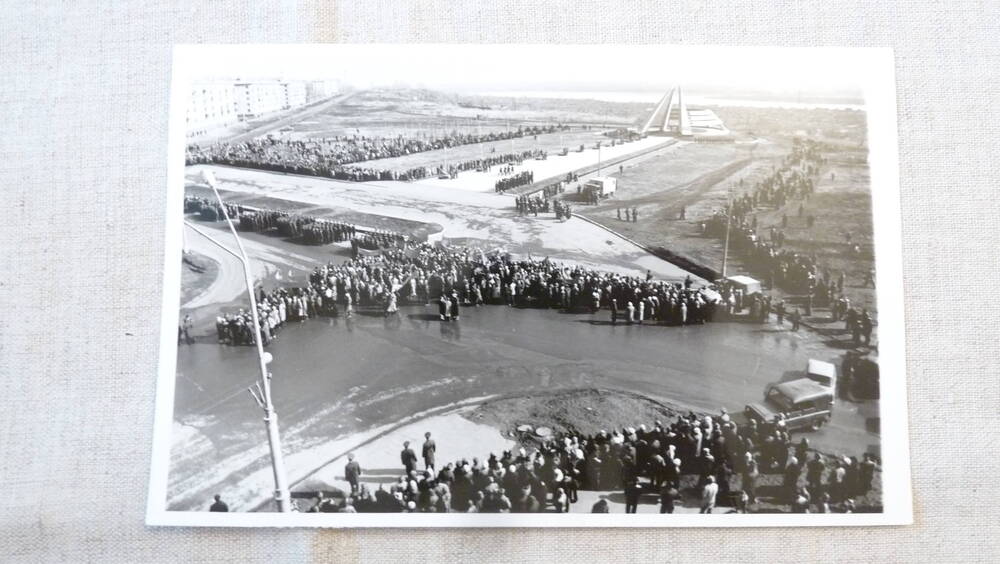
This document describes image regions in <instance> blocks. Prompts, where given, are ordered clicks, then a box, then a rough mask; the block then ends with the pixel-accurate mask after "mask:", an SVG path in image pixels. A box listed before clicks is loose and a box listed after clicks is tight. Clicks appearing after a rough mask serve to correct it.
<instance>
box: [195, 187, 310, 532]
mask: <svg viewBox="0 0 1000 564" xmlns="http://www.w3.org/2000/svg"><path fill="white" fill-rule="evenodd" d="M206 181H207V183H208V185H209V186H210V187H211V188H212V191H213V192H214V193H215V197H216V199H217V200H218V201H219V206H220V207H221V208H222V215H223V217H225V219H226V223H227V224H229V230H230V231H231V232H232V234H233V238H234V239H236V245H237V247H238V248H239V253H235V252H233V251H232V250H231V249H229V248H228V247H226V246H225V245H223V244H222V243H220V242H218V241H216V240H215V239H214V238H213V237H211V236H210V235H208V234H207V233H205V232H203V231H202V230H200V229H198V228H197V227H195V226H194V225H192V224H191V223H190V222H187V221H185V222H184V223H185V224H187V226H188V227H190V228H191V229H193V230H194V231H195V232H196V233H199V234H200V235H202V236H203V237H205V238H206V239H208V240H209V241H211V242H212V243H214V244H215V245H217V246H218V247H220V248H222V249H223V250H225V251H226V252H228V253H229V254H231V255H233V256H234V257H236V258H237V260H239V261H240V263H241V264H242V265H243V276H244V278H245V281H246V286H247V293H248V294H249V295H250V315H251V318H252V319H253V330H254V341H255V342H256V345H257V361H258V365H259V368H260V380H259V381H258V382H257V383H256V384H255V386H254V387H250V388H249V392H250V395H251V396H253V398H254V400H255V401H256V402H257V405H259V406H260V407H261V409H263V410H264V425H265V427H266V428H267V442H268V446H269V447H270V451H271V467H272V470H273V471H274V501H275V503H276V504H277V506H278V511H280V512H282V513H288V512H290V511H291V496H290V495H289V493H288V477H287V474H286V473H285V459H284V455H283V454H282V452H281V435H280V434H279V432H278V414H277V412H275V410H274V404H273V403H272V401H271V374H270V372H268V370H267V364H268V363H269V362H270V361H271V358H272V357H271V354H270V353H266V352H264V341H263V338H262V336H261V332H260V318H259V316H258V314H257V297H256V296H255V295H254V289H253V276H252V275H251V272H250V259H249V258H248V257H247V253H246V250H245V249H244V248H243V242H242V241H241V240H240V237H239V235H237V234H236V227H235V226H234V225H233V222H232V220H231V219H230V218H229V213H228V212H227V211H226V205H225V204H224V203H223V201H222V197H221V196H220V195H219V191H218V189H217V188H216V187H215V182H214V181H213V180H212V179H210V178H206ZM255 389H256V391H255Z"/></svg>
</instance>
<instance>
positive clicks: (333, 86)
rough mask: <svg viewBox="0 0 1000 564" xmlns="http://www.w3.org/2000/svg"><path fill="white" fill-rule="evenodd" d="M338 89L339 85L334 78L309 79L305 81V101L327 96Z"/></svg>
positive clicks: (313, 100)
mask: <svg viewBox="0 0 1000 564" xmlns="http://www.w3.org/2000/svg"><path fill="white" fill-rule="evenodd" d="M339 91H340V85H339V84H338V83H337V81H335V80H311V81H309V82H307V83H306V101H307V102H315V101H316V100H322V99H323V98H329V97H330V96H333V95H334V94H336V93H337V92H339Z"/></svg>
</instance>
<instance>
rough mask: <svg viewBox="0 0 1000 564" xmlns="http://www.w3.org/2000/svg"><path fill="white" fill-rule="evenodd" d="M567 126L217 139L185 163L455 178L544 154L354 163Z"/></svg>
mask: <svg viewBox="0 0 1000 564" xmlns="http://www.w3.org/2000/svg"><path fill="white" fill-rule="evenodd" d="M566 127H567V126H556V125H549V126H532V127H520V128H518V129H516V130H511V131H502V132H492V133H486V134H471V133H458V132H454V133H452V134H450V135H446V136H443V137H438V138H431V139H419V138H404V137H403V136H398V137H364V136H359V135H354V136H339V137H331V138H323V139H310V140H287V139H279V138H274V137H270V136H269V137H264V138H258V139H253V140H250V141H246V142H243V143H220V144H216V145H211V146H208V147H201V146H198V145H190V146H188V148H187V164H189V165H191V164H213V163H214V164H225V165H231V166H240V167H247V168H258V169H263V170H271V171H276V172H288V173H296V174H307V175H311V176H326V177H330V178H337V179H340V180H350V181H355V182H361V181H369V180H415V179H418V178H424V177H427V176H430V175H446V174H447V175H451V176H454V175H455V174H457V173H458V172H460V171H462V170H470V169H483V168H484V167H485V168H488V167H489V166H494V165H498V164H509V163H512V162H515V161H516V162H520V161H521V160H524V159H526V158H529V157H530V158H544V157H545V153H544V151H523V152H511V153H508V154H503V155H496V156H492V157H490V158H483V159H472V160H469V161H466V162H462V163H459V164H457V165H447V166H445V165H442V166H439V167H431V168H428V167H414V168H410V169H404V170H397V169H385V168H378V167H372V166H352V165H356V164H357V163H366V162H369V161H373V160H377V159H385V158H393V157H401V156H405V155H411V154H415V153H420V152H425V151H434V150H439V149H447V148H449V147H457V146H460V145H468V144H473V143H487V142H492V141H502V140H505V139H513V138H518V137H525V136H529V135H530V136H537V135H539V134H542V133H552V132H555V131H558V130H560V129H564V128H566Z"/></svg>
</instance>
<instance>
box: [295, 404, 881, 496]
mask: <svg viewBox="0 0 1000 564" xmlns="http://www.w3.org/2000/svg"><path fill="white" fill-rule="evenodd" d="M426 438H427V441H426V442H425V443H424V445H423V447H422V449H421V452H422V455H423V460H424V469H423V470H419V469H418V459H417V454H416V452H415V451H414V450H413V449H412V448H411V447H410V444H409V443H408V442H407V443H404V445H403V450H402V451H401V452H400V461H401V463H402V466H403V470H402V472H401V474H402V475H401V476H400V477H399V479H398V481H396V482H395V483H393V484H392V485H391V486H389V487H388V488H386V487H384V486H383V485H379V487H378V489H376V490H371V489H369V488H367V487H366V486H365V485H364V484H361V483H360V482H361V476H362V474H363V469H362V467H361V466H360V464H359V463H358V462H357V461H356V460H354V456H353V455H351V457H350V460H349V462H348V464H347V466H346V467H345V476H346V479H347V481H348V482H349V483H350V485H351V492H350V493H349V494H347V496H346V497H345V499H343V500H342V501H339V502H334V501H333V500H330V499H327V498H325V497H324V496H323V495H320V496H319V498H317V499H315V500H314V503H313V506H312V509H310V511H316V512H411V513H414V512H420V513H435V512H437V513H443V512H469V513H536V512H560V513H561V512H568V511H569V510H570V506H571V505H572V504H574V503H577V502H578V500H579V492H580V491H581V490H591V491H616V490H618V491H623V492H624V499H625V511H626V512H627V513H635V512H636V511H637V507H638V504H639V502H640V499H641V497H642V496H643V495H644V494H653V495H654V496H655V500H656V502H657V503H658V504H659V510H660V513H673V512H674V509H675V506H676V505H677V504H681V503H687V502H688V500H696V503H697V504H698V506H699V507H700V511H701V512H702V513H711V512H712V510H713V509H714V508H715V507H716V506H717V505H720V506H726V507H733V508H735V509H736V510H737V511H741V512H751V511H753V508H754V505H755V504H756V503H758V501H762V500H759V499H758V497H759V494H760V493H761V492H760V488H759V485H760V482H761V481H762V477H763V476H764V475H775V476H779V477H780V478H779V480H780V485H779V486H777V487H776V488H775V487H773V486H772V487H771V488H770V489H771V490H772V492H768V493H767V495H766V496H760V497H766V498H767V501H768V503H770V504H773V505H778V506H781V505H785V506H787V507H788V508H789V510H790V511H791V512H797V513H832V512H841V513H844V512H854V511H856V510H858V509H864V508H858V507H856V506H855V499H856V498H858V497H862V496H866V495H867V494H868V493H869V492H870V491H871V490H872V489H873V487H874V481H875V475H876V471H877V469H878V460H877V459H876V458H875V457H874V456H872V455H869V454H865V455H864V456H863V457H862V459H861V460H859V459H858V457H833V456H827V455H824V454H821V453H818V452H815V451H813V450H812V449H811V448H810V446H809V441H808V439H806V438H802V439H801V440H799V441H798V442H794V441H793V440H792V438H791V436H790V435H789V433H788V431H787V430H785V429H784V427H783V425H782V424H781V423H778V424H776V425H768V426H766V427H765V426H759V425H758V424H757V423H756V422H754V421H750V422H749V423H748V424H746V425H742V426H740V425H737V424H736V423H735V422H733V420H732V419H731V418H730V416H729V414H727V413H726V411H725V410H722V412H721V413H720V414H719V415H716V416H709V415H704V416H698V415H696V414H694V413H688V414H687V415H684V416H678V417H677V419H676V420H675V421H673V422H671V423H669V424H668V425H664V424H663V423H662V422H660V421H656V422H655V423H654V424H653V425H652V426H649V427H648V426H646V425H640V426H638V427H637V428H634V427H628V428H624V429H621V430H615V431H612V432H610V433H609V432H606V431H600V432H598V433H596V434H592V435H586V434H580V433H562V434H557V435H553V436H551V437H549V438H546V439H538V438H537V437H535V436H532V437H531V438H530V439H529V440H526V441H525V444H529V443H532V442H534V441H539V440H540V442H539V443H536V444H537V446H536V447H530V448H524V447H522V448H520V449H518V450H516V451H504V452H502V453H501V454H500V455H499V456H497V455H496V454H495V453H491V454H490V455H489V456H488V458H486V459H485V460H480V459H478V458H472V459H471V460H470V459H460V460H456V461H453V462H449V463H447V464H445V465H443V466H439V465H438V464H437V463H436V460H435V452H436V450H437V445H436V443H435V442H434V441H433V440H432V439H431V437H430V433H427V434H426ZM768 482H769V483H771V484H773V482H774V480H773V479H769V480H768ZM876 503H877V502H876ZM590 511H591V512H594V513H606V512H609V504H608V503H607V501H606V500H605V499H602V500H600V501H598V502H597V503H596V504H594V505H593V507H592V508H590Z"/></svg>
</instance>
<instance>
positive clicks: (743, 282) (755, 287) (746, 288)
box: [725, 274, 761, 296]
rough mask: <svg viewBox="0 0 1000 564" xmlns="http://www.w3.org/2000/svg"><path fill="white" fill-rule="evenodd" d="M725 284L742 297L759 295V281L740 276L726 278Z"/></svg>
mask: <svg viewBox="0 0 1000 564" xmlns="http://www.w3.org/2000/svg"><path fill="white" fill-rule="evenodd" d="M725 283H726V284H728V285H729V286H732V287H733V288H734V289H736V290H740V291H742V292H743V295H744V296H749V295H751V294H759V293H761V286H760V281H759V280H756V279H754V278H750V277H749V276H743V275H742V274H739V275H736V276H729V277H727V278H726V280H725Z"/></svg>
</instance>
